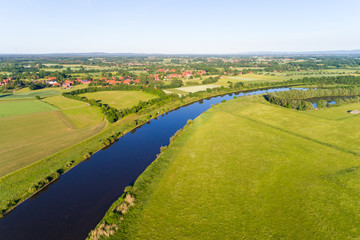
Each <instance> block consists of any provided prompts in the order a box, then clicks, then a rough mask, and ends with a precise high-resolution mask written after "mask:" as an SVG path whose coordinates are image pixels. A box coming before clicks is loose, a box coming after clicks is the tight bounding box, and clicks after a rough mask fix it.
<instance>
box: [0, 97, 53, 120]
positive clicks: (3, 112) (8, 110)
mask: <svg viewBox="0 0 360 240" xmlns="http://www.w3.org/2000/svg"><path fill="white" fill-rule="evenodd" d="M56 109H57V108H56V107H53V106H51V105H49V104H47V103H44V102H42V101H39V100H29V101H3V102H0V118H4V117H11V116H17V115H24V114H31V113H39V112H47V111H53V110H56Z"/></svg>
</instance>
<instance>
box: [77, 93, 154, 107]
mask: <svg viewBox="0 0 360 240" xmlns="http://www.w3.org/2000/svg"><path fill="white" fill-rule="evenodd" d="M79 96H84V97H86V98H88V99H96V100H101V103H102V104H108V105H110V106H111V107H115V108H117V109H121V108H131V107H133V106H135V105H137V104H138V103H139V101H143V102H147V101H149V100H151V99H154V98H156V97H157V96H156V95H153V94H150V93H146V92H135V91H111V92H92V93H85V94H80V95H79Z"/></svg>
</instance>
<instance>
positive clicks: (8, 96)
mask: <svg viewBox="0 0 360 240" xmlns="http://www.w3.org/2000/svg"><path fill="white" fill-rule="evenodd" d="M59 94H60V91H58V90H43V91H39V90H37V91H29V92H25V91H24V92H17V93H5V94H0V101H1V100H12V99H26V98H35V96H39V97H48V96H55V95H59Z"/></svg>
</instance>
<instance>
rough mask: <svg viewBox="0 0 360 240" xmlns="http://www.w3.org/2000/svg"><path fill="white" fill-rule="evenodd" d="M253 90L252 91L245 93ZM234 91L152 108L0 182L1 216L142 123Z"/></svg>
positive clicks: (223, 90) (7, 176) (208, 94)
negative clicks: (182, 107)
mask: <svg viewBox="0 0 360 240" xmlns="http://www.w3.org/2000/svg"><path fill="white" fill-rule="evenodd" d="M246 90H255V89H246ZM238 91H240V90H235V89H232V90H231V89H230V90H229V89H220V88H219V89H217V90H216V91H213V92H203V93H201V94H197V95H196V96H193V97H186V98H184V99H183V98H178V99H176V100H175V101H171V102H168V103H166V104H165V105H160V104H155V105H152V106H150V107H148V108H145V109H142V110H141V111H140V112H138V113H137V114H131V115H128V116H127V117H125V118H123V119H121V120H119V121H118V122H116V123H114V124H109V125H108V126H107V127H106V128H105V129H104V130H102V131H101V132H100V133H98V134H97V135H95V136H92V137H90V138H88V139H86V140H84V141H82V142H79V143H77V144H75V145H73V146H71V147H69V148H67V149H65V150H63V151H61V152H58V153H55V154H53V155H51V156H49V157H47V158H45V159H42V160H40V161H38V162H36V163H34V164H32V165H29V166H27V167H25V168H22V169H20V170H18V171H16V172H14V173H12V174H9V175H6V176H4V177H2V178H0V213H1V214H4V213H6V212H7V211H9V210H10V209H12V208H13V207H14V206H16V205H17V204H18V203H20V202H22V201H23V200H24V199H27V198H28V197H29V196H31V195H32V194H33V193H35V192H36V191H38V190H39V189H41V188H43V187H44V186H46V185H47V184H48V183H49V182H51V181H52V180H54V179H56V178H58V177H59V176H60V175H61V174H63V173H64V172H66V171H68V170H69V169H70V168H71V167H73V166H75V165H76V164H78V163H80V162H81V161H83V160H84V159H86V158H88V157H90V156H91V155H92V154H93V153H95V152H96V151H98V150H100V149H102V148H104V147H105V146H108V145H109V144H111V143H112V142H113V141H115V139H116V138H118V137H120V136H122V135H123V134H125V133H127V132H129V131H130V130H132V129H133V128H135V127H137V126H139V125H141V124H143V123H145V122H146V121H148V120H150V119H152V118H154V117H156V116H158V115H161V114H163V113H166V112H168V111H171V110H173V109H176V108H178V107H180V106H184V105H187V104H190V103H193V102H196V101H198V100H201V99H203V98H208V97H212V96H217V95H222V94H227V93H230V92H238Z"/></svg>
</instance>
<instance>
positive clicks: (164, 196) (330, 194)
mask: <svg viewBox="0 0 360 240" xmlns="http://www.w3.org/2000/svg"><path fill="white" fill-rule="evenodd" d="M349 107H350V108H353V107H354V106H350V105H348V108H349ZM346 110H347V107H345V106H343V107H339V108H337V107H333V108H328V109H324V111H313V112H305V111H297V110H293V109H286V108H283V107H279V106H276V105H272V104H270V103H268V102H266V101H265V100H264V99H263V98H262V97H261V96H254V97H245V98H239V99H235V100H232V101H229V102H227V103H223V104H219V105H216V106H214V107H213V108H211V109H210V110H208V111H207V112H205V113H204V114H202V115H201V116H200V117H199V118H197V119H196V120H195V121H194V123H193V124H191V125H190V126H188V127H187V128H186V129H185V130H184V132H183V133H182V135H180V136H179V137H178V138H177V139H176V140H175V141H174V142H173V143H172V144H171V145H170V146H169V148H168V149H167V150H166V151H165V152H163V153H162V154H161V155H160V157H159V159H158V160H157V161H159V163H160V162H164V164H168V167H167V168H166V170H164V171H162V172H161V175H159V173H156V174H155V175H154V176H157V178H155V179H157V180H154V181H155V182H153V183H150V184H151V185H149V188H150V189H152V190H151V191H150V192H151V194H150V195H146V196H142V195H141V191H140V190H139V192H138V193H137V194H136V198H137V199H138V201H139V202H141V201H143V203H142V206H143V207H142V210H141V212H140V213H139V212H138V213H139V214H136V215H133V214H129V215H128V216H127V217H128V218H127V217H125V220H124V221H125V222H124V224H125V225H126V226H128V228H127V233H128V234H129V235H127V237H129V238H131V239H357V238H359V236H360V227H359V222H360V191H359V189H360V180H359V179H360V165H359V160H360V157H359V155H360V118H359V117H357V116H354V117H350V118H345V119H342V120H340V115H341V114H343V115H344V116H347V114H348V113H347V112H346ZM325 112H327V113H326V114H325ZM317 114H318V115H317ZM331 114H334V115H335V116H336V117H335V118H338V119H337V120H332V119H326V118H324V117H323V116H322V115H331ZM155 164H156V163H155ZM148 176H149V175H148ZM140 178H141V176H140ZM140 178H139V179H140ZM147 181H148V180H147ZM147 181H146V182H147ZM141 184H144V182H142V183H140V182H138V181H136V182H135V184H134V189H135V191H136V189H142V188H143V185H141ZM121 234H122V233H121V232H118V233H116V234H115V235H114V236H113V237H111V239H120V238H121V237H123V235H121Z"/></svg>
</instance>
